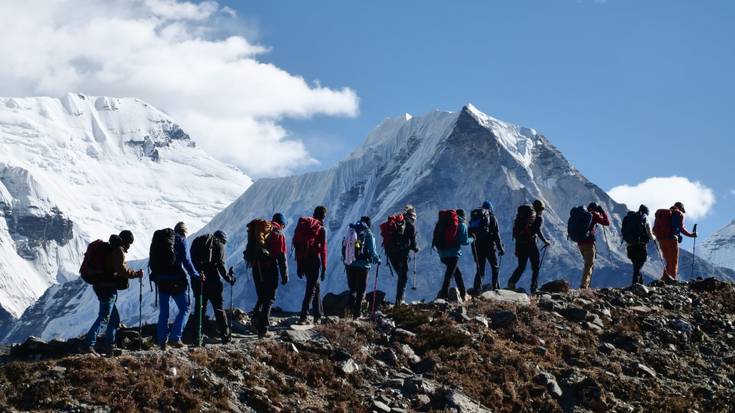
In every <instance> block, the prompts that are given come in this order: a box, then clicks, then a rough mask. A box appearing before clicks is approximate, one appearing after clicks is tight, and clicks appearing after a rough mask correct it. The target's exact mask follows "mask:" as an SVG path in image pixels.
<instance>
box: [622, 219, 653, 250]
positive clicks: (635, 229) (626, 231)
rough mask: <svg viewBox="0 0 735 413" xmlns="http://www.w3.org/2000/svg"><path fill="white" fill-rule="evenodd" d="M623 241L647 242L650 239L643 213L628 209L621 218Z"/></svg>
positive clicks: (633, 242) (630, 242)
mask: <svg viewBox="0 0 735 413" xmlns="http://www.w3.org/2000/svg"><path fill="white" fill-rule="evenodd" d="M622 233H623V241H625V242H627V243H629V244H635V243H644V244H645V243H647V242H648V241H650V238H649V236H648V231H647V230H646V218H645V217H644V216H643V214H640V213H638V212H633V211H629V212H628V213H627V214H626V215H625V217H624V218H623V227H622Z"/></svg>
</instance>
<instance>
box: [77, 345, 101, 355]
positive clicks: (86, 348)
mask: <svg viewBox="0 0 735 413" xmlns="http://www.w3.org/2000/svg"><path fill="white" fill-rule="evenodd" d="M79 354H89V355H92V356H95V357H99V355H100V353H98V352H97V351H96V350H95V349H94V346H82V347H80V348H79Z"/></svg>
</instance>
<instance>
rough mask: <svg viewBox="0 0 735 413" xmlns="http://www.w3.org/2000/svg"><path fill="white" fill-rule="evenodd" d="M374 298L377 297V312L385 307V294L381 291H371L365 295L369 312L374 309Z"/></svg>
mask: <svg viewBox="0 0 735 413" xmlns="http://www.w3.org/2000/svg"><path fill="white" fill-rule="evenodd" d="M373 296H375V310H376V311H377V310H378V309H379V308H382V307H383V306H385V292H384V291H380V290H375V291H370V292H369V293H367V294H365V303H367V306H368V311H370V310H371V309H372V307H373Z"/></svg>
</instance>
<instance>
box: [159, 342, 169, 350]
mask: <svg viewBox="0 0 735 413" xmlns="http://www.w3.org/2000/svg"><path fill="white" fill-rule="evenodd" d="M158 347H160V348H161V351H166V350H167V349H168V342H166V341H164V342H163V343H159V344H158Z"/></svg>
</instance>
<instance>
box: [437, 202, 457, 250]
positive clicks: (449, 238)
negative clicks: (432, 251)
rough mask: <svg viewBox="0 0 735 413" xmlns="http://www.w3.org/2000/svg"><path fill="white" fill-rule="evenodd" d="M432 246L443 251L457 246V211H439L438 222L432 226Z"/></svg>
mask: <svg viewBox="0 0 735 413" xmlns="http://www.w3.org/2000/svg"><path fill="white" fill-rule="evenodd" d="M432 245H433V246H434V247H436V248H437V249H440V250H443V249H448V248H454V247H457V246H459V217H458V216H457V211H455V210H453V209H448V210H445V211H439V221H438V222H437V223H436V226H434V236H433V239H432Z"/></svg>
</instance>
